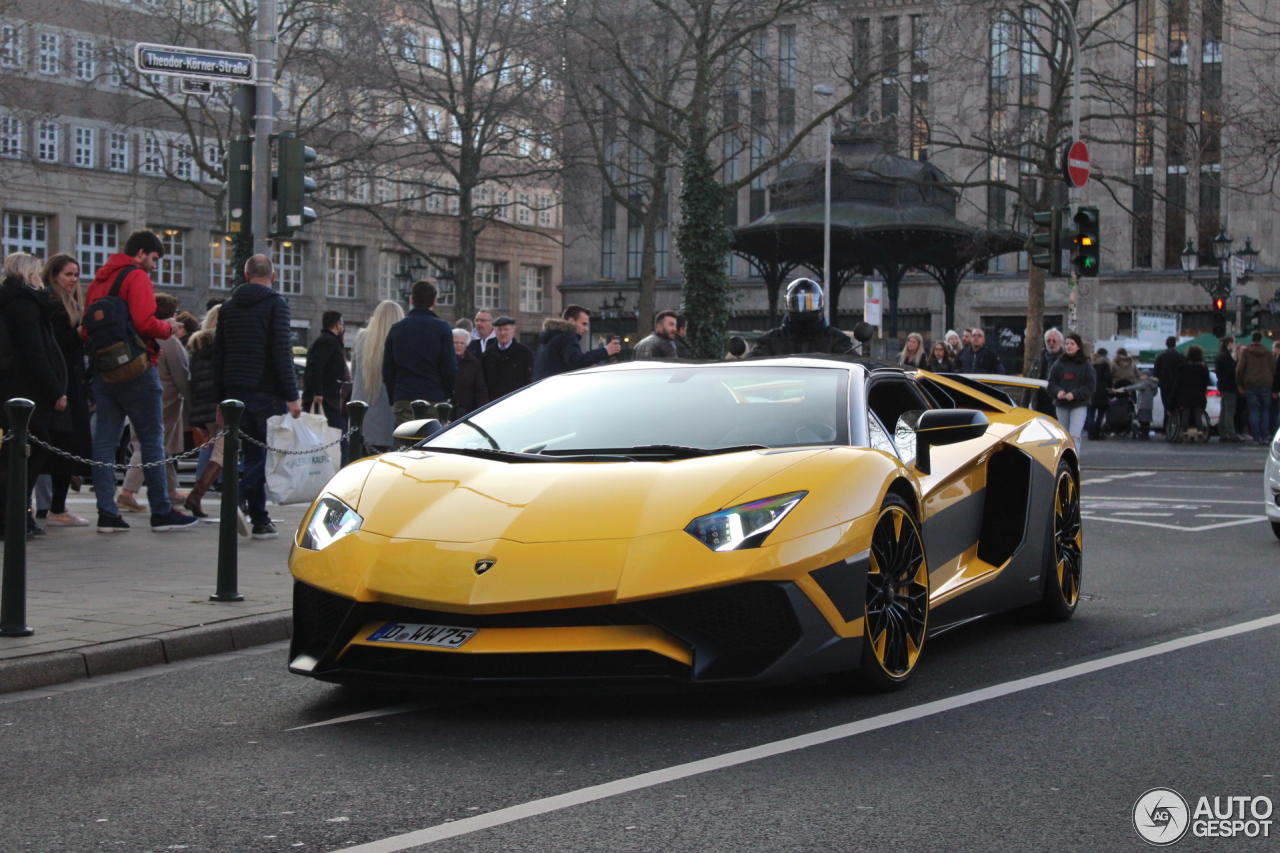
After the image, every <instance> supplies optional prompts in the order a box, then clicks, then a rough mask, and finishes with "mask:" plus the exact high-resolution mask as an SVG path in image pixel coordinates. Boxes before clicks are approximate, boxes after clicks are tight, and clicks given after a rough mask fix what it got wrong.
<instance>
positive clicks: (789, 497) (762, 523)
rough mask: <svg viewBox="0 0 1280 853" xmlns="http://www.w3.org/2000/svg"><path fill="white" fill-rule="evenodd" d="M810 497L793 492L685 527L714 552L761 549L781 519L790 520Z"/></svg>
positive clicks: (686, 531)
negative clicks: (797, 507)
mask: <svg viewBox="0 0 1280 853" xmlns="http://www.w3.org/2000/svg"><path fill="white" fill-rule="evenodd" d="M807 494H809V493H808V492H791V493H790V494H785V495H778V496H777V497H776V498H765V499H764V500H759V501H752V502H751V503H749V504H742V505H740V506H734V507H730V508H729V509H722V510H720V511H719V512H713V513H711V514H710V515H704V516H702V517H700V518H695V519H694V520H693V521H691V522H689V524H688V526H686V527H685V529H684V532H685V533H688V534H689V535H690V536H692V537H693V538H694V539H697V540H698V541H699V542H701V543H702V544H703V545H706V546H707V547H708V548H710V549H711V550H712V551H738V550H741V549H743V548H759V547H760V546H761V545H762V544H764V540H765V539H766V538H767V537H768V536H769V534H770V533H771V532H773V529H774V528H775V527H777V526H778V524H779V523H780V522H781V521H782V519H784V518H786V517H787V513H789V512H791V510H792V509H793V508H794V507H795V505H796V504H798V503H800V499H801V498H803V497H804V496H805V495H807Z"/></svg>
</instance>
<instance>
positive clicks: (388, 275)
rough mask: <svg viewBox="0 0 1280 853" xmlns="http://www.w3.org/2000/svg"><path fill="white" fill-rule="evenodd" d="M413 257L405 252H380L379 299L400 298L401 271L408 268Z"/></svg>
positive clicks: (391, 299)
mask: <svg viewBox="0 0 1280 853" xmlns="http://www.w3.org/2000/svg"><path fill="white" fill-rule="evenodd" d="M411 263H413V259H412V258H410V257H409V255H407V254H405V253H404V252H379V253H378V301H379V302H386V301H387V300H390V301H392V302H397V301H399V299H400V281H401V279H400V271H401V270H407V269H408V268H409V265H410V264H411Z"/></svg>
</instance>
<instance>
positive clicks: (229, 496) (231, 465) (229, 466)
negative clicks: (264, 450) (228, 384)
mask: <svg viewBox="0 0 1280 853" xmlns="http://www.w3.org/2000/svg"><path fill="white" fill-rule="evenodd" d="M219 408H220V409H221V410H222V422H223V424H224V425H225V426H226V428H227V434H226V436H225V437H223V439H222V511H221V512H220V513H219V515H220V516H221V517H220V518H219V519H218V591H217V592H215V593H214V594H213V595H211V596H209V600H210V601H244V596H243V595H241V594H240V593H239V592H238V591H237V590H236V587H237V586H239V582H238V579H237V578H238V575H239V573H240V555H239V552H238V551H237V549H238V548H239V543H238V542H237V541H236V540H237V539H238V538H239V533H238V531H237V530H236V526H237V525H236V511H237V510H238V509H239V506H238V505H239V503H240V416H241V415H243V414H244V403H241V402H240V401H239V400H223V401H222V404H221V405H220V406H219Z"/></svg>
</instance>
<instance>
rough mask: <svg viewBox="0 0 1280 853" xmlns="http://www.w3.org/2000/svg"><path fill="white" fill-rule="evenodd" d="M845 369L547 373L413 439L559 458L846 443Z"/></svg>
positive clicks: (693, 368)
mask: <svg viewBox="0 0 1280 853" xmlns="http://www.w3.org/2000/svg"><path fill="white" fill-rule="evenodd" d="M847 389H848V372H847V371H845V370H843V369H837V368H821V367H781V366H776V365H775V366H768V365H762V366H758V367H756V366H751V367H747V366H742V367H736V366H735V367H733V368H727V369H726V368H718V369H717V368H711V367H700V366H697V365H682V366H673V367H670V368H658V367H655V368H646V369H634V370H609V371H589V372H584V373H575V374H567V375H564V376H556V377H552V378H551V379H548V380H545V381H543V382H540V383H538V384H537V385H534V386H530V387H529V388H526V389H524V390H522V391H519V392H516V393H515V394H512V395H510V396H509V397H506V398H504V399H502V400H499V401H498V402H497V403H495V404H493V405H491V406H489V407H487V408H485V409H484V410H483V411H480V412H477V413H475V414H473V415H470V416H468V417H466V418H463V419H461V420H459V421H458V422H456V423H454V424H452V425H450V426H449V427H448V428H447V429H446V430H444V431H443V432H441V433H439V434H437V435H435V436H433V437H432V438H430V439H428V440H427V441H426V442H424V443H423V444H421V445H419V446H420V447H423V448H440V449H459V450H465V449H474V450H483V451H502V452H506V453H521V454H546V455H554V456H568V455H572V454H574V453H583V454H610V453H612V454H626V455H628V456H632V457H634V456H635V455H642V456H668V457H691V456H697V455H705V454H706V452H708V451H712V452H730V451H732V450H737V449H749V448H753V447H759V448H775V447H799V446H806V445H830V444H847V443H848V440H849V439H848V400H847V393H848V391H847Z"/></svg>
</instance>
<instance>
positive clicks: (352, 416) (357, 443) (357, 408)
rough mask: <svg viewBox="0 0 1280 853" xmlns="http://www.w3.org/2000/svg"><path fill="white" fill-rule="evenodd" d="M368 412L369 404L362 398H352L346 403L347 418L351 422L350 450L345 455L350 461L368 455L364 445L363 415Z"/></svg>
mask: <svg viewBox="0 0 1280 853" xmlns="http://www.w3.org/2000/svg"><path fill="white" fill-rule="evenodd" d="M368 412H369V404H368V403H366V402H364V401H363V400H352V401H351V402H349V403H347V419H348V420H349V421H350V422H351V445H350V447H351V450H350V452H349V453H348V454H347V457H348V458H349V459H350V460H351V461H352V462H354V461H356V460H357V459H363V458H365V457H366V456H368V455H369V451H368V450H367V449H366V448H365V446H364V416H365V415H366V414H367V413H368Z"/></svg>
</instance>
